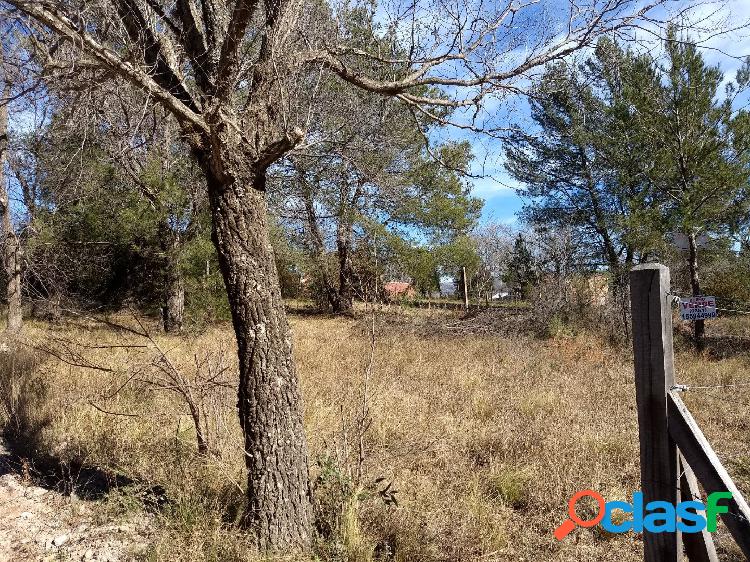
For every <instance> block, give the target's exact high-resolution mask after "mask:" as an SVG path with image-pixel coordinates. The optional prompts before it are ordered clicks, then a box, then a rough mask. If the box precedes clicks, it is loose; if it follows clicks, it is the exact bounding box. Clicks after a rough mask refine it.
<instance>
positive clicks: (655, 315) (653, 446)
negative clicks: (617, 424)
mask: <svg viewBox="0 0 750 562" xmlns="http://www.w3.org/2000/svg"><path fill="white" fill-rule="evenodd" d="M630 307H631V312H632V315H633V356H634V366H635V390H636V402H637V406H638V434H639V438H640V445H641V447H640V448H641V489H642V491H643V501H644V505H646V504H648V502H652V501H657V500H661V501H666V502H669V503H671V504H672V505H675V504H676V503H677V501H678V494H677V490H678V486H679V484H678V462H679V460H678V455H677V446H676V445H675V443H674V441H673V440H672V438H671V437H670V435H669V430H668V427H667V393H668V392H669V390H670V389H671V387H672V386H673V385H674V358H673V350H672V307H671V302H670V296H669V268H667V267H665V266H663V265H661V264H655V263H654V264H644V265H639V266H637V267H635V268H633V270H632V271H631V272H630ZM643 551H644V555H643V559H644V561H645V562H677V561H678V560H679V558H678V556H680V554H681V548H680V537H679V533H649V532H645V531H644V533H643Z"/></svg>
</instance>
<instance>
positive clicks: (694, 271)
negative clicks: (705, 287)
mask: <svg viewBox="0 0 750 562" xmlns="http://www.w3.org/2000/svg"><path fill="white" fill-rule="evenodd" d="M688 241H689V249H690V255H689V258H688V269H689V270H690V288H691V289H692V292H693V296H694V297H699V296H700V295H701V285H700V278H699V277H698V245H697V243H696V241H695V233H693V232H691V233H690V234H689V235H688ZM705 322H706V321H705V320H694V321H693V337H694V338H695V347H696V349H697V350H698V351H702V350H703V348H704V347H705V344H706V342H705V335H706V325H705Z"/></svg>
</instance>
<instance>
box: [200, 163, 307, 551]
mask: <svg viewBox="0 0 750 562" xmlns="http://www.w3.org/2000/svg"><path fill="white" fill-rule="evenodd" d="M204 162H205V159H204ZM243 167H244V166H243ZM207 176H208V189H209V199H210V202H211V209H212V213H213V229H212V237H213V241H214V244H215V246H216V250H217V252H218V256H219V265H220V268H221V273H222V276H223V278H224V283H225V285H226V289H227V294H228V297H229V304H230V309H231V311H232V322H233V325H234V330H235V333H236V335H237V344H238V354H239V361H240V384H239V396H238V409H239V417H240V424H241V426H242V430H243V432H244V436H245V455H246V456H245V461H246V464H247V468H248V482H247V484H248V501H249V504H248V506H247V510H246V512H245V515H244V524H245V525H246V526H247V528H248V529H250V530H251V532H252V533H253V534H254V539H255V540H256V542H257V544H258V545H259V546H260V548H261V549H264V550H269V549H274V548H279V547H280V546H284V547H301V548H305V547H306V546H308V545H309V544H310V540H311V536H312V508H311V501H310V484H309V477H308V466H307V442H306V440H305V434H304V431H303V427H302V417H301V415H300V412H301V410H302V405H301V398H300V394H299V390H298V385H297V375H296V372H295V368H294V363H293V361H292V336H291V333H290V330H289V325H288V323H287V319H286V314H285V312H284V303H283V301H282V299H281V288H280V286H279V279H278V274H277V271H276V265H275V262H274V255H273V249H272V246H271V241H270V239H269V235H268V222H267V208H266V199H265V170H260V171H257V172H255V173H253V172H252V171H250V172H246V173H242V174H241V175H238V174H235V175H234V177H227V176H224V177H218V176H217V174H216V173H215V172H214V171H213V170H212V169H211V168H210V167H208V169H207ZM238 176H239V177H238ZM280 506H283V509H279V507H280Z"/></svg>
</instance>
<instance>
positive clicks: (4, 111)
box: [0, 53, 23, 332]
mask: <svg viewBox="0 0 750 562" xmlns="http://www.w3.org/2000/svg"><path fill="white" fill-rule="evenodd" d="M2 65H3V55H2V53H0V67H1V66H2ZM0 77H2V78H3V81H4V82H5V84H4V86H3V93H2V98H1V101H0V222H1V223H2V232H3V268H4V269H5V275H6V279H7V285H6V289H5V298H6V300H7V303H8V308H7V316H6V319H7V323H6V330H7V331H9V332H18V331H19V330H20V329H21V326H22V325H23V316H22V313H21V263H20V256H19V254H20V248H19V243H18V237H17V236H16V232H15V229H14V228H13V222H12V220H11V214H10V202H9V201H10V200H9V198H8V185H7V182H6V180H5V159H6V152H7V150H8V106H7V104H5V103H3V102H4V100H7V99H9V98H10V84H9V83H8V82H7V80H5V79H4V76H3V75H2V69H1V68H0Z"/></svg>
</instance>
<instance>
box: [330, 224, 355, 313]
mask: <svg viewBox="0 0 750 562" xmlns="http://www.w3.org/2000/svg"><path fill="white" fill-rule="evenodd" d="M351 242H352V225H351V224H349V223H346V222H343V221H342V222H339V226H338V229H337V232H336V251H337V253H338V258H339V290H338V298H337V304H338V307H337V308H335V309H334V312H336V313H337V314H342V315H344V316H354V287H353V277H354V269H353V268H352V259H351Z"/></svg>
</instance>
